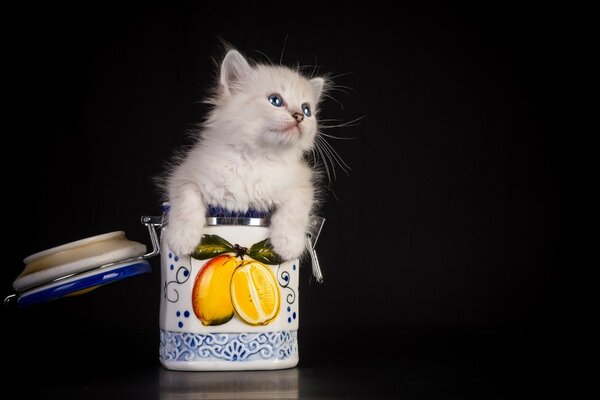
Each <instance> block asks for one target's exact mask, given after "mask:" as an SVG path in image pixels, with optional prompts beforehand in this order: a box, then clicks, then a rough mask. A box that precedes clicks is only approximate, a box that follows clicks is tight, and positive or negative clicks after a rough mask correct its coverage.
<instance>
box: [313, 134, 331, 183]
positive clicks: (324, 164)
mask: <svg viewBox="0 0 600 400" xmlns="http://www.w3.org/2000/svg"><path fill="white" fill-rule="evenodd" d="M315 149H316V150H317V153H318V154H319V158H320V159H321V162H322V163H323V167H324V168H325V173H326V174H327V180H328V181H329V183H331V174H330V173H329V167H328V166H327V160H326V159H325V156H324V155H323V152H322V151H321V147H320V146H319V143H318V142H316V141H315Z"/></svg>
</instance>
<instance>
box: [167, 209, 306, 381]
mask: <svg viewBox="0 0 600 400" xmlns="http://www.w3.org/2000/svg"><path fill="white" fill-rule="evenodd" d="M209 215H210V214H209ZM167 220H168V218H167ZM167 229H169V227H168V223H166V224H164V225H163V228H162V234H161V302H160V304H161V305H160V349H159V353H160V361H161V363H162V365H163V366H164V367H165V368H168V369H172V370H197V371H200V370H213V371H214V370H254V369H282V368H290V367H293V366H295V365H296V364H297V363H298V340H297V331H298V321H299V310H298V304H299V302H298V300H299V298H298V280H299V267H300V266H299V260H297V259H296V260H292V261H287V262H281V261H280V260H279V259H278V258H277V256H276V255H275V254H274V253H273V251H272V249H271V248H270V245H269V242H268V240H267V239H268V233H269V228H268V218H267V217H262V216H258V217H257V216H256V215H252V214H244V215H235V216H231V215H228V216H210V217H207V226H206V228H205V231H204V235H203V240H202V242H201V244H200V245H199V247H198V248H197V249H196V251H195V252H193V253H192V254H191V255H189V254H187V255H186V254H175V253H174V252H172V251H171V250H170V249H169V246H168V245H167V243H166V242H165V241H164V240H163V238H164V233H165V231H166V230H167Z"/></svg>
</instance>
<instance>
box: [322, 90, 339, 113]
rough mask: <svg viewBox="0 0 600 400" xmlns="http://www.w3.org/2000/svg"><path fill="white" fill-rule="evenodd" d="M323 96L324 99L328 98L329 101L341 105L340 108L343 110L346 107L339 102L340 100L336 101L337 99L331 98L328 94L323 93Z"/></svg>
mask: <svg viewBox="0 0 600 400" xmlns="http://www.w3.org/2000/svg"><path fill="white" fill-rule="evenodd" d="M322 96H323V97H327V98H328V99H331V100H333V101H335V102H336V103H338V104H339V106H340V108H341V109H342V110H343V109H344V105H343V104H342V103H340V101H339V100H338V99H336V98H335V97H333V96H330V95H328V94H327V93H323V94H322Z"/></svg>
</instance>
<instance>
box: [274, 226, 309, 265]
mask: <svg viewBox="0 0 600 400" xmlns="http://www.w3.org/2000/svg"><path fill="white" fill-rule="evenodd" d="M271 244H272V245H273V249H274V250H275V252H276V253H277V254H279V256H280V257H281V258H283V259H284V260H285V261H289V260H293V259H295V258H300V256H301V255H302V253H303V252H304V248H305V246H306V236H305V235H304V233H302V232H300V233H291V232H281V233H278V232H277V230H274V231H273V232H271Z"/></svg>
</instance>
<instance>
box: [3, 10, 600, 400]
mask: <svg viewBox="0 0 600 400" xmlns="http://www.w3.org/2000/svg"><path fill="white" fill-rule="evenodd" d="M399 3H400V4H397V5H395V7H394V8H388V7H387V6H384V5H379V4H377V3H376V2H368V3H365V2H363V4H360V5H352V4H349V3H348V4H343V5H341V6H335V5H329V6H326V5H322V4H319V5H318V6H315V5H314V4H312V3H298V4H296V3H281V2H278V3H276V4H274V5H269V4H267V3H266V2H252V1H251V2H244V3H241V4H236V5H235V6H233V5H232V4H230V3H219V2H211V3H207V2H197V1H190V2H177V3H176V4H175V3H172V2H169V3H167V2H164V3H163V2H143V3H141V2H140V3H138V2H126V1H123V2H119V3H116V4H109V3H108V2H98V3H96V4H94V3H93V2H85V4H84V3H82V4H81V5H79V6H72V5H66V4H65V5H59V4H55V3H47V4H45V5H39V4H38V5H34V4H30V3H14V4H10V5H7V6H6V7H5V8H3V15H4V16H5V23H3V24H2V27H0V29H2V32H3V35H2V39H1V40H2V48H3V60H4V63H3V69H4V71H5V72H4V73H3V76H4V80H3V94H4V98H5V100H7V101H5V106H4V109H3V111H4V113H3V115H4V118H3V126H5V130H4V132H5V135H10V136H11V137H10V139H11V140H10V141H8V140H7V143H11V145H10V146H8V145H7V146H5V148H4V150H5V152H6V153H8V152H10V153H11V154H10V155H11V157H2V159H1V162H2V165H1V168H2V171H3V187H4V192H3V193H4V196H3V210H4V212H5V214H6V215H8V216H9V217H10V219H8V218H7V220H9V221H11V222H10V224H8V225H6V226H5V230H6V231H7V232H8V233H9V234H10V235H11V236H10V237H11V239H9V240H8V243H5V252H4V253H3V254H4V257H5V259H4V262H5V266H4V267H3V268H1V269H0V277H1V281H0V284H1V289H2V292H3V293H5V294H9V293H11V291H12V289H11V283H12V281H13V279H14V278H15V277H16V276H17V275H18V274H19V273H20V272H21V270H22V268H23V263H22V259H23V258H24V257H26V256H27V255H29V254H32V253H35V252H38V251H41V250H43V249H47V248H49V247H52V246H55V245H59V244H62V243H66V242H70V241H73V240H77V239H80V238H83V237H87V236H91V235H96V234H100V233H104V232H110V231H114V230H124V231H125V232H126V233H127V235H128V237H130V238H131V239H134V240H138V241H145V242H146V243H149V241H148V240H147V233H146V231H145V228H144V227H143V226H142V225H141V224H140V223H139V217H140V216H141V215H153V214H157V213H159V210H160V204H161V201H162V199H161V197H160V193H159V191H158V190H157V188H156V185H155V182H154V178H155V177H156V176H158V175H160V174H161V173H163V172H164V171H165V168H166V164H167V161H168V160H169V159H171V157H172V156H173V154H174V153H175V152H176V150H177V149H180V148H182V147H185V146H187V145H189V144H190V143H192V142H193V139H191V138H190V137H189V135H188V132H189V131H191V130H193V129H194V127H195V126H196V124H198V123H199V122H200V121H202V119H203V118H204V117H205V116H206V111H207V108H206V106H205V105H203V104H201V103H200V102H199V101H200V100H201V99H202V98H203V97H204V96H205V95H206V93H208V92H209V91H210V85H211V84H212V82H213V75H214V70H215V65H214V62H213V58H218V57H219V55H220V54H221V49H220V45H219V38H222V39H225V40H226V41H229V42H230V43H231V44H232V45H233V46H235V47H237V48H238V49H239V50H240V51H242V52H243V53H244V54H246V55H248V56H250V57H252V58H254V59H255V60H258V61H265V60H266V58H265V56H263V55H262V53H265V54H266V55H267V56H268V57H270V58H271V59H272V60H274V61H275V62H277V61H278V60H279V58H280V57H281V58H282V61H283V63H284V64H286V65H295V64H296V63H299V64H301V65H304V66H306V69H305V70H306V71H307V72H310V71H312V70H313V65H314V64H315V63H316V64H317V65H318V68H317V69H316V71H317V72H318V73H325V74H330V75H331V76H333V77H334V82H335V83H336V84H337V85H339V86H340V87H339V89H341V91H339V90H338V91H333V92H331V95H332V96H333V97H335V98H336V100H337V101H339V102H341V103H342V104H343V107H342V106H340V105H339V103H338V102H336V101H334V100H332V99H327V100H326V101H325V102H324V104H323V107H322V111H321V117H322V118H323V119H337V120H339V121H340V122H342V123H343V122H348V121H352V120H354V119H356V118H359V117H363V116H364V117H365V118H363V119H362V120H361V121H360V123H359V124H358V125H355V126H348V127H345V128H338V129H329V130H327V133H331V134H334V135H338V136H340V137H343V138H352V140H333V139H331V142H332V145H333V146H334V147H335V148H336V149H337V151H338V152H339V153H340V155H341V156H342V157H343V158H344V160H345V161H346V162H347V163H348V164H349V165H350V167H351V168H352V171H350V173H349V174H344V173H342V172H341V171H340V170H339V169H338V175H337V179H336V180H335V181H334V182H332V184H331V185H330V186H329V187H327V188H324V189H323V198H324V205H323V209H322V210H321V214H322V215H323V216H325V217H326V218H327V223H326V225H325V229H324V231H323V233H322V235H321V238H320V240H319V244H318V251H319V257H320V260H321V265H322V267H323V269H324V275H325V283H324V284H323V285H317V284H315V282H314V280H312V281H311V280H310V278H309V275H310V269H309V268H307V267H303V270H302V271H301V283H300V286H301V287H300V309H301V313H302V316H301V333H300V352H301V360H302V361H301V365H300V366H299V368H297V369H294V370H290V371H282V372H272V373H263V372H258V373H239V374H176V373H170V372H167V371H164V370H163V369H161V367H160V366H159V365H158V362H157V352H158V306H159V292H160V277H159V271H158V270H159V265H158V260H157V259H154V260H152V265H153V269H154V270H153V273H152V274H147V275H143V276H140V277H137V278H135V279H131V280H130V281H129V280H128V281H124V282H121V283H118V284H115V285H110V286H107V287H105V288H102V289H99V290H97V291H94V292H92V293H90V294H88V295H85V296H80V297H75V298H69V299H62V300H60V301H56V302H53V303H49V304H47V305H44V306H40V307H35V308H33V309H28V310H14V309H3V310H2V313H1V315H0V317H1V319H2V321H3V325H2V327H3V333H4V335H5V336H6V337H7V340H5V341H4V342H3V343H4V348H3V351H4V353H3V359H4V360H5V362H6V363H7V364H8V365H10V366H15V367H14V369H12V371H13V372H12V373H11V374H10V375H9V376H7V377H3V381H4V382H19V387H20V388H21V389H22V390H23V391H24V392H26V393H29V394H34V395H35V396H33V397H38V398H50V397H74V398H80V397H81V398H88V397H89V398H115V399H116V398H119V397H121V398H157V397H159V395H158V393H161V392H162V394H163V396H162V397H164V398H177V396H178V394H177V393H178V391H181V393H180V394H181V396H179V398H195V397H196V398H197V397H200V398H202V396H204V398H210V397H211V395H209V394H210V393H212V397H213V398H229V397H233V398H235V397H242V398H243V397H244V396H245V397H250V398H252V397H255V398H267V397H269V396H271V397H275V398H277V397H278V396H277V395H276V394H275V393H277V392H278V391H279V392H285V391H288V392H289V393H288V394H289V397H291V398H294V397H310V396H313V397H351V396H354V397H355V398H370V397H372V396H375V395H380V396H389V397H397V398H403V397H406V398H411V397H413V396H414V397H425V398H448V397H455V398H464V397H472V398H515V397H517V398H518V397H524V398H532V397H533V398H534V397H536V396H537V395H538V394H539V393H541V392H543V391H544V390H552V389H553V387H554V381H553V380H551V379H549V378H548V372H549V371H551V370H553V367H554V366H555V365H556V364H558V363H557V362H556V361H555V356H556V354H560V353H561V350H560V349H561V347H562V346H564V343H565V341H564V340H555V338H556V337H559V335H558V334H553V335H554V337H552V336H549V334H548V332H556V331H557V330H562V329H564V330H568V329H571V327H570V326H568V324H565V323H564V322H563V319H562V318H559V316H558V315H557V308H558V305H559V304H560V303H561V301H562V300H561V297H564V295H563V294H562V293H564V290H563V288H562V287H563V283H562V281H563V280H564V279H563V277H562V276H561V275H560V274H559V266H560V265H561V260H560V258H559V256H560V255H561V254H563V255H568V257H569V258H568V264H564V265H569V266H574V267H576V266H578V265H582V264H580V263H579V262H578V259H577V257H578V255H579V254H580V253H579V252H578V251H573V249H576V248H577V247H576V246H581V245H580V244H579V239H578V236H577V235H578V229H577V225H578V224H579V223H580V221H581V220H583V215H584V213H583V206H582V205H581V203H577V204H578V205H577V206H575V207H568V206H567V205H566V199H568V197H569V195H568V194H567V193H566V191H565V187H568V189H569V190H573V191H579V192H583V190H582V188H583V187H584V186H583V184H584V182H585V179H584V178H583V175H581V174H579V173H574V174H568V173H567V170H566V169H565V168H564V164H565V163H569V161H570V160H571V159H573V158H574V157H573V153H572V152H571V151H570V145H572V144H573V143H575V142H576V140H575V139H574V136H573V135H572V134H571V133H570V132H571V130H569V131H568V132H569V133H568V134H567V133H563V134H561V135H560V136H559V135H558V134H557V132H556V128H555V122H556V119H557V117H558V116H559V115H560V112H559V110H557V108H556V107H555V104H554V102H555V99H556V96H557V87H558V86H560V85H561V83H560V81H561V79H562V77H563V76H564V75H565V71H564V70H562V69H561V65H560V60H561V59H563V60H564V58H565V57H564V54H563V49H564V48H566V47H570V46H571V43H568V44H565V38H564V36H563V33H564V26H563V25H562V23H561V21H562V19H561V18H559V17H558V13H556V12H555V10H553V9H552V6H551V5H549V4H548V3H539V4H538V3H536V2H526V4H525V3H524V2H510V1H503V2H497V3H490V2H451V3H447V2H436V1H431V2H430V1H424V2H414V3H413V2H399ZM562 18H565V17H562ZM590 26H592V25H590ZM286 38H287V39H286ZM286 40H287V41H286ZM284 42H285V43H286V44H285V52H283V54H282V50H283V46H284ZM574 59H575V58H574ZM344 92H347V93H344ZM329 123H332V122H329ZM581 143H585V142H584V141H582V142H581ZM15 158H16V159H17V160H18V161H17V162H15V161H14V160H15ZM574 165H579V164H574ZM567 211H568V212H567ZM567 217H568V220H569V221H573V223H574V225H575V226H574V227H573V228H570V229H563V227H561V223H564V222H565V221H566V220H567ZM565 260H566V258H565ZM563 261H564V260H563ZM573 270H575V268H574V269H573ZM557 325H559V326H558V327H557ZM561 326H562V327H563V328H561ZM237 389H239V392H240V393H239V395H236V396H233V395H232V396H229V395H228V394H226V393H223V392H224V391H225V392H227V391H234V390H237ZM195 391H196V392H202V393H203V394H197V395H191V394H190V395H189V396H188V394H189V393H187V392H191V393H193V392H195ZM186 396H187V397H186ZM279 397H285V396H283V395H282V396H279Z"/></svg>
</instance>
